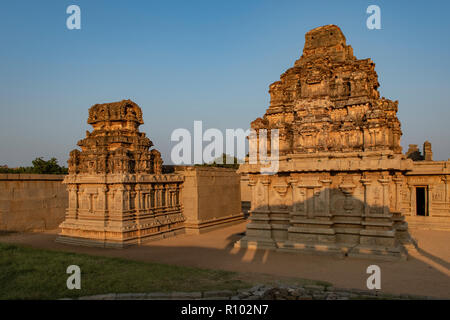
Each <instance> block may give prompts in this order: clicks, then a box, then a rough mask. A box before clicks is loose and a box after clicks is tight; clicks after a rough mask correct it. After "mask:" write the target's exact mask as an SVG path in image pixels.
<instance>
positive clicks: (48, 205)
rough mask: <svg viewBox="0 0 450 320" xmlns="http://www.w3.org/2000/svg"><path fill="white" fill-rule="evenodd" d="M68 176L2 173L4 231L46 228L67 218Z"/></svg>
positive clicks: (0, 222)
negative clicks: (65, 181) (64, 181)
mask: <svg viewBox="0 0 450 320" xmlns="http://www.w3.org/2000/svg"><path fill="white" fill-rule="evenodd" d="M63 179H64V175H54V174H0V230H7V231H42V230H49V229H55V228H57V227H58V225H59V224H60V223H61V222H62V221H64V214H65V210H66V208H67V204H68V195H67V191H66V186H64V185H63V184H62V180H63Z"/></svg>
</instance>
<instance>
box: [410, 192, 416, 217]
mask: <svg viewBox="0 0 450 320" xmlns="http://www.w3.org/2000/svg"><path fill="white" fill-rule="evenodd" d="M409 196H410V198H411V202H410V206H411V215H412V216H416V215H417V209H416V188H415V186H409Z"/></svg>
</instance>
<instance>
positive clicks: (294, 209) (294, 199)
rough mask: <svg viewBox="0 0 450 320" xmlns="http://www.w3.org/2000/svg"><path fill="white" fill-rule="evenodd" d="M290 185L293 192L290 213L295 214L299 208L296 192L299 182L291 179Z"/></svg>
mask: <svg viewBox="0 0 450 320" xmlns="http://www.w3.org/2000/svg"><path fill="white" fill-rule="evenodd" d="M288 183H289V185H290V186H291V190H292V210H291V212H290V213H291V214H295V213H297V206H298V198H297V192H296V188H297V180H296V179H292V178H291V179H289V180H288Z"/></svg>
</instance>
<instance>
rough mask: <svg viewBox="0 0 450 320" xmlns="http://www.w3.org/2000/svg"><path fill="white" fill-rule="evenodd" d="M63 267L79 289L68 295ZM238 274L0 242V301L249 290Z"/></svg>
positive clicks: (66, 275) (248, 284) (69, 291)
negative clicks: (77, 279) (77, 274)
mask: <svg viewBox="0 0 450 320" xmlns="http://www.w3.org/2000/svg"><path fill="white" fill-rule="evenodd" d="M69 265H77V266H79V267H80V268H81V289H80V290H76V289H74V290H69V289H67V286H66V281H67V278H68V277H69V276H70V275H69V274H67V273H66V270H67V267H68V266H69ZM240 278H242V276H240V275H239V274H238V273H235V272H228V271H220V270H207V269H200V268H190V267H179V266H172V265H165V264H158V263H145V262H137V261H131V260H125V259H119V258H107V257H98V256H90V255H86V254H75V253H68V252H59V251H51V250H42V249H34V248H30V247H25V246H18V245H11V244H4V243H0V299H57V298H76V297H80V296H89V295H95V294H104V293H138V292H139V293H143V292H169V291H206V290H223V289H230V290H234V289H239V288H246V287H251V286H252V284H251V283H247V282H246V281H245V280H242V279H240Z"/></svg>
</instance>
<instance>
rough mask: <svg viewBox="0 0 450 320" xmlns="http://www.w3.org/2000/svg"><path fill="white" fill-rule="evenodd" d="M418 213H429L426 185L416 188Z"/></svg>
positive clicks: (424, 214) (422, 214)
mask: <svg viewBox="0 0 450 320" xmlns="http://www.w3.org/2000/svg"><path fill="white" fill-rule="evenodd" d="M416 214H417V215H418V216H426V215H427V199H426V188H425V187H417V188H416Z"/></svg>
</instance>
